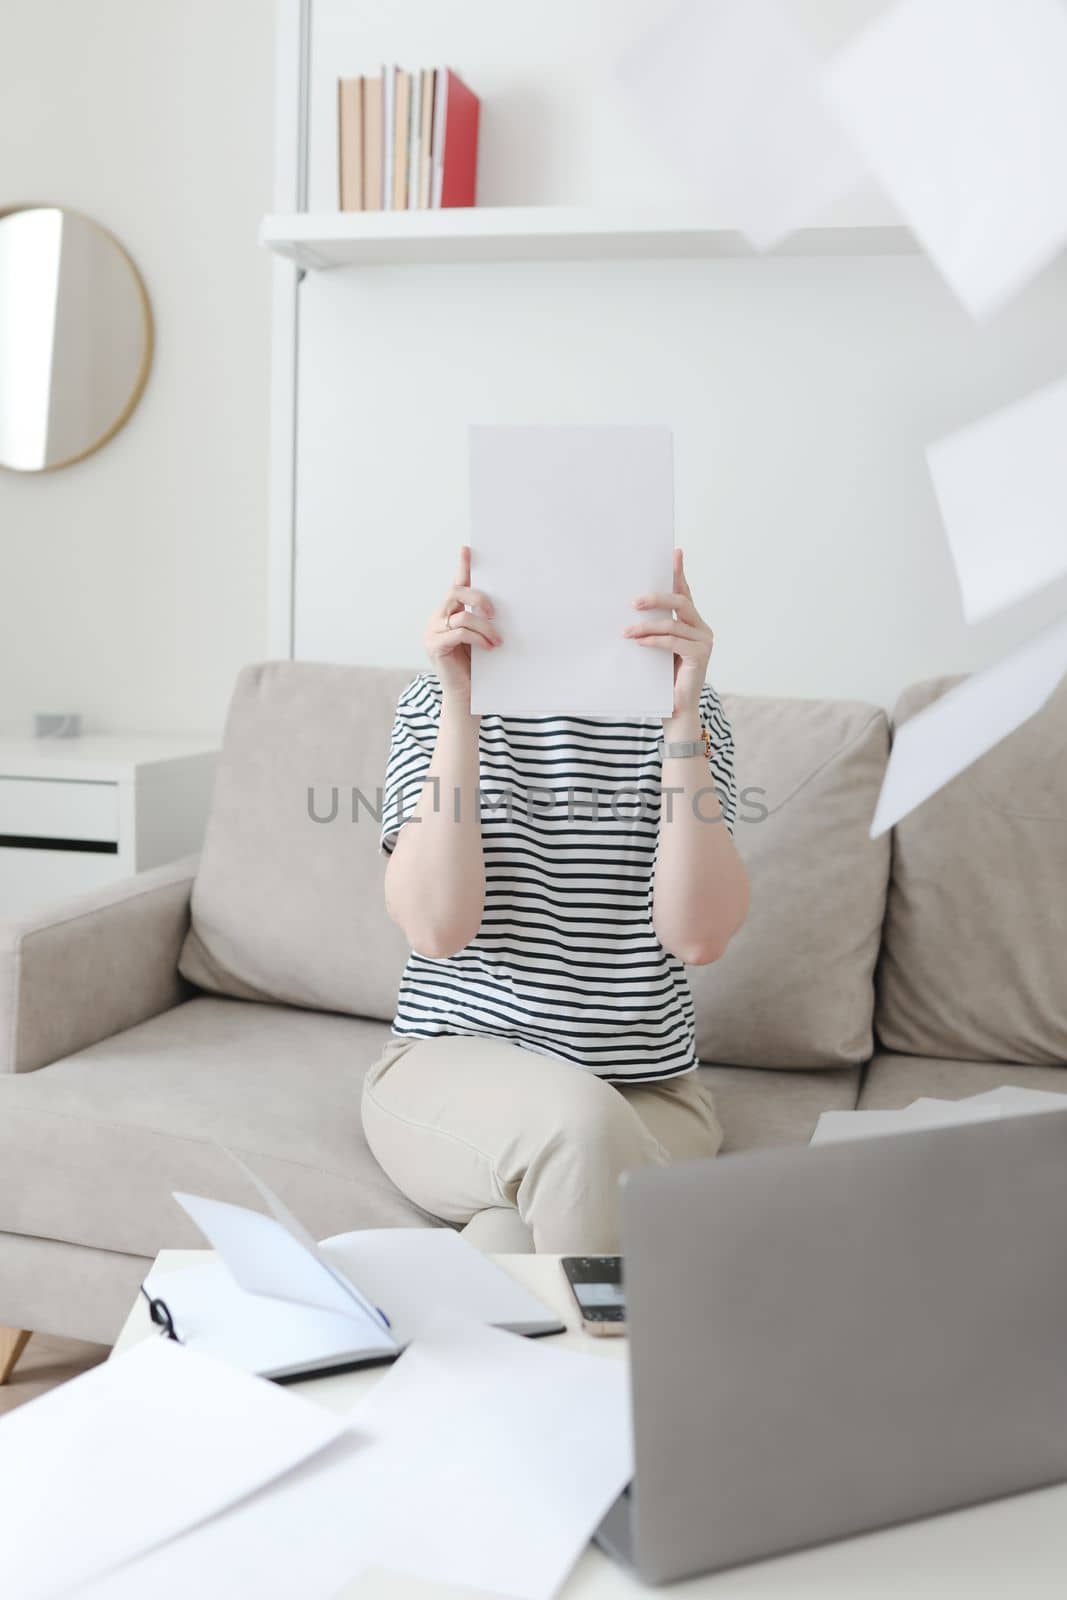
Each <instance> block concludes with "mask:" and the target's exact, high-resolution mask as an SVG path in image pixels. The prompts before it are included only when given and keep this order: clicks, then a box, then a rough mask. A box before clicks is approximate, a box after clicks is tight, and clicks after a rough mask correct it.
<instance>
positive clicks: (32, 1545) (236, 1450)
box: [0, 1339, 343, 1600]
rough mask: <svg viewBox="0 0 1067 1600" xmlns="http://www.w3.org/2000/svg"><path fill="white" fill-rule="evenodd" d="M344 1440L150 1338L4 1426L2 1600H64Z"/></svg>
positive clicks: (258, 1387)
mask: <svg viewBox="0 0 1067 1600" xmlns="http://www.w3.org/2000/svg"><path fill="white" fill-rule="evenodd" d="M342 1432H343V1419H341V1418H339V1417H336V1416H333V1415H332V1414H331V1413H330V1412H328V1411H325V1410H323V1409H322V1407H320V1406H313V1405H310V1404H309V1403H308V1402H307V1401H304V1400H301V1399H299V1398H298V1397H297V1396H296V1395H293V1394H291V1393H289V1392H287V1391H286V1390H284V1389H279V1388H276V1387H275V1386H274V1385H272V1384H269V1383H264V1382H262V1381H261V1380H260V1379H258V1378H250V1377H247V1376H246V1375H245V1374H244V1373H239V1372H234V1371H233V1370H232V1369H231V1368H229V1367H226V1366H223V1365H222V1364H221V1363H220V1362H217V1361H212V1360H210V1359H209V1358H208V1357H207V1356H201V1355H194V1354H193V1353H192V1352H191V1351H188V1350H183V1349H182V1348H181V1347H180V1346H179V1345H176V1344H174V1343H172V1342H170V1341H165V1340H161V1339H150V1340H147V1341H146V1342H145V1343H144V1344H141V1345H138V1346H137V1347H136V1348H135V1349H133V1350H131V1351H130V1352H129V1354H127V1355H123V1356H118V1357H116V1358H115V1359H113V1360H111V1361H108V1362H105V1363H104V1364H103V1365H102V1366H99V1367H95V1368H94V1369H93V1370H92V1371H91V1372H88V1373H86V1374H84V1376H82V1377H80V1378H75V1379H74V1380H73V1381H72V1382H70V1383H65V1384H63V1385H62V1386H61V1387H60V1388H58V1389H53V1390H51V1392H50V1393H48V1394H46V1395H44V1396H43V1397H42V1398H41V1399H39V1400H33V1401H31V1402H30V1403H29V1404H28V1405H25V1406H21V1407H19V1409H18V1410H17V1411H15V1412H13V1413H12V1414H11V1415H10V1416H8V1417H5V1419H4V1421H3V1424H2V1426H0V1506H2V1507H3V1513H2V1515H0V1594H3V1595H10V1596H11V1597H12V1600H14V1597H15V1596H18V1597H19V1600H36V1597H38V1596H45V1595H49V1596H51V1595H55V1594H61V1593H66V1592H68V1591H69V1590H70V1589H71V1588H72V1587H73V1586H75V1585H77V1584H80V1583H82V1582H84V1581H86V1580H88V1579H90V1578H92V1577H94V1576H95V1575H97V1574H99V1573H104V1572H107V1571H109V1570H110V1569H111V1568H113V1567H115V1566H116V1565H118V1563H120V1562H123V1561H127V1560H129V1559H130V1558H132V1557H135V1556H139V1555H140V1554H141V1553H142V1552H144V1551H146V1550H150V1549H152V1548H153V1546H156V1545H159V1544H161V1543H162V1541H164V1540H167V1539H171V1538H173V1537H174V1536H175V1535H176V1534H180V1533H182V1532H184V1531H185V1530H186V1529H188V1528H191V1527H194V1526H196V1525H197V1524H199V1523H201V1522H203V1521H204V1520H205V1519H206V1518H209V1517H213V1516H215V1515H216V1513H218V1512H220V1511H222V1510H223V1509H224V1508H226V1507H227V1506H231V1505H234V1504H235V1503H236V1502H237V1501H239V1500H242V1499H243V1498H244V1497H245V1496H246V1495H250V1494H252V1493H253V1492H254V1491H255V1490H257V1489H259V1488H261V1487H262V1486H263V1485H264V1484H266V1483H269V1482H270V1481H271V1479H273V1478H276V1477H277V1476H278V1475H279V1474H281V1473H285V1472H287V1471H288V1470H289V1469H290V1468H291V1467H294V1466H295V1465H297V1464H298V1463H300V1462H303V1461H306V1460H307V1459H308V1458H309V1457H311V1456H313V1455H314V1454H315V1453H316V1452H317V1451H320V1450H322V1449H324V1448H325V1447H326V1446H327V1445H329V1444H330V1442H331V1441H332V1440H334V1439H336V1438H338V1437H339V1436H340V1434H341V1433H342ZM79 1592H80V1590H79ZM190 1592H192V1593H195V1590H193V1591H190ZM294 1592H295V1591H294Z"/></svg>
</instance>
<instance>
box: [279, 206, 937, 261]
mask: <svg viewBox="0 0 1067 1600" xmlns="http://www.w3.org/2000/svg"><path fill="white" fill-rule="evenodd" d="M259 237H260V242H261V243H262V244H264V245H266V246H267V248H268V249H269V250H273V251H274V252H275V253H276V254H277V255H280V256H285V257H287V258H288V259H289V260H290V261H295V262H296V263H297V265H298V266H301V267H308V268H312V269H323V268H329V267H374V266H388V265H397V264H402V263H406V262H412V263H418V262H422V263H437V262H477V261H607V260H617V261H622V260H651V259H654V258H656V257H661V258H668V257H709V256H754V255H755V252H754V251H753V249H752V247H751V246H750V245H749V244H748V243H747V242H746V240H745V239H744V238H743V236H742V235H741V234H740V233H739V232H737V230H736V229H733V228H721V227H715V226H713V225H712V224H710V223H708V222H707V221H705V220H703V219H701V218H699V217H695V216H693V215H691V214H684V215H683V214H681V213H671V212H638V211H633V212H630V211H612V210H599V209H598V210H592V209H586V208H585V207H581V206H475V207H472V208H470V209H459V208H457V209H454V210H445V211H399V212H392V211H372V212H329V213H320V214H312V213H309V212H298V213H295V214H293V215H289V216H268V217H265V218H264V219H263V222H262V224H261V225H260V231H259ZM915 249H916V245H915V241H914V238H913V236H912V234H911V232H910V230H909V229H907V228H905V227H902V226H898V225H885V224H872V225H866V224H863V223H860V224H851V225H849V226H844V227H843V226H827V227H821V228H803V229H801V230H800V231H799V232H797V233H795V234H793V235H791V237H790V238H789V239H787V240H786V241H785V243H784V244H782V245H780V246H779V247H778V249H777V250H776V251H774V252H773V253H774V254H776V255H805V256H811V255H827V256H842V255H903V254H910V253H912V252H913V251H914V250H915Z"/></svg>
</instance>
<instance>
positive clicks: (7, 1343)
mask: <svg viewBox="0 0 1067 1600" xmlns="http://www.w3.org/2000/svg"><path fill="white" fill-rule="evenodd" d="M29 1342H30V1330H29V1329H28V1328H5V1327H4V1326H3V1325H2V1324H0V1386H2V1385H3V1384H5V1383H6V1382H7V1380H8V1378H10V1376H11V1374H12V1373H13V1372H14V1370H15V1363H16V1362H17V1361H18V1358H19V1356H20V1355H21V1354H22V1352H23V1351H24V1350H25V1348H26V1346H27V1345H28V1344H29Z"/></svg>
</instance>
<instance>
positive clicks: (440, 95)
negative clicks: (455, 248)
mask: <svg viewBox="0 0 1067 1600" xmlns="http://www.w3.org/2000/svg"><path fill="white" fill-rule="evenodd" d="M435 88H436V92H435V95H434V108H433V191H432V200H431V202H430V203H431V205H434V206H472V205H473V204H474V190H475V183H476V180H477V175H478V106H479V101H478V96H477V95H476V94H472V93H471V91H470V90H469V89H468V88H467V85H466V84H465V83H464V82H463V79H462V78H459V77H457V76H456V74H455V73H454V72H453V71H452V69H451V67H440V68H438V71H437V82H436V86H435Z"/></svg>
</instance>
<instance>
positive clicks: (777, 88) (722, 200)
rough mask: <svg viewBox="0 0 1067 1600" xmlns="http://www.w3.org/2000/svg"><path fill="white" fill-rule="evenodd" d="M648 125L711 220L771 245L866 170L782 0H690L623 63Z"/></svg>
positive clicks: (629, 91)
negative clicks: (826, 98) (830, 104)
mask: <svg viewBox="0 0 1067 1600" xmlns="http://www.w3.org/2000/svg"><path fill="white" fill-rule="evenodd" d="M618 71H619V77H620V80H621V83H622V86H623V89H624V92H625V93H626V96H627V99H628V101H629V103H630V105H631V107H632V109H633V111H634V114H635V116H636V118H637V120H638V122H639V124H640V125H641V126H642V127H643V128H644V129H645V130H646V132H647V133H648V134H649V135H650V137H651V138H652V139H653V140H654V142H655V143H656V145H657V146H658V147H659V149H660V150H661V153H662V154H663V155H665V156H666V157H667V158H668V160H670V161H671V162H672V163H673V164H674V165H675V166H676V167H678V168H680V169H681V170H682V172H683V173H684V174H685V175H686V176H687V177H688V178H689V180H690V182H691V185H692V187H693V189H694V191H695V192H696V193H697V194H698V195H699V196H700V197H701V198H702V199H703V200H704V201H705V202H706V204H707V208H708V213H709V219H710V220H711V221H712V222H713V223H717V224H718V225H719V226H721V227H727V228H739V229H740V230H741V232H742V233H743V234H745V236H746V237H747V238H748V240H749V241H750V243H751V244H752V245H754V246H755V248H756V249H757V250H766V249H769V248H770V247H771V246H772V245H774V244H777V243H778V241H779V240H781V239H783V238H784V237H785V236H786V235H787V234H788V233H791V232H792V231H793V229H795V228H800V227H803V226H804V225H805V224H808V223H812V222H816V221H817V220H818V218H819V215H820V213H821V212H823V211H824V210H825V209H826V207H827V206H828V205H830V204H831V203H832V202H833V201H834V200H836V199H838V198H839V197H840V196H841V195H843V194H845V193H847V192H848V190H850V189H851V188H853V187H854V186H855V185H856V183H857V182H859V181H860V180H861V179H862V178H863V177H864V169H863V167H862V165H861V163H860V160H859V157H858V156H857V154H856V152H855V150H854V148H853V146H852V145H851V143H850V141H849V140H848V139H847V138H846V137H845V136H844V135H843V133H842V131H841V128H840V126H839V125H838V123H837V122H836V120H835V118H834V117H833V115H832V114H831V113H830V112H829V111H828V110H827V107H826V105H825V103H824V101H823V98H822V92H821V85H820V78H819V69H818V62H817V60H816V57H815V55H814V53H813V51H812V49H811V47H810V45H809V44H808V42H807V40H806V39H805V38H804V37H803V35H802V34H800V33H799V32H798V31H797V30H796V29H795V28H794V27H793V25H792V24H791V23H790V22H789V21H788V20H787V19H786V17H785V16H783V14H782V12H781V11H780V10H779V8H778V6H777V5H776V4H774V3H773V0H685V3H683V4H681V5H679V6H677V7H676V8H675V9H674V10H673V11H672V12H671V13H670V14H669V15H668V16H667V17H666V18H664V19H663V20H662V21H661V22H660V23H658V24H657V25H656V26H655V27H654V28H653V29H652V30H651V31H650V32H649V33H647V34H645V35H643V36H642V37H641V38H640V40H638V42H637V44H636V45H635V46H634V47H633V48H632V49H631V50H630V51H628V52H627V54H626V56H625V57H624V58H623V59H622V60H621V61H620V63H619V67H618Z"/></svg>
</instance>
